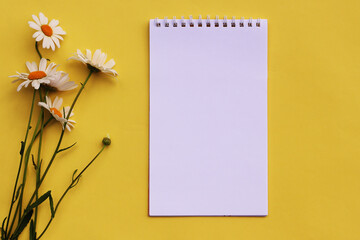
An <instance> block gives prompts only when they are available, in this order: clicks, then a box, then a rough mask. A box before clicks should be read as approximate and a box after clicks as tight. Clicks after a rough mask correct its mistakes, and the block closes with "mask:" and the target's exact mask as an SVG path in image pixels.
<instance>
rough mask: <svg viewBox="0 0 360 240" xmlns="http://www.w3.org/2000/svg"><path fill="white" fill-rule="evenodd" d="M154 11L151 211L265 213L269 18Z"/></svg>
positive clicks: (168, 213) (162, 213) (158, 213)
mask: <svg viewBox="0 0 360 240" xmlns="http://www.w3.org/2000/svg"><path fill="white" fill-rule="evenodd" d="M185 21H186V23H187V26H186V27H181V26H180V20H178V23H179V24H178V27H173V25H172V20H171V21H169V23H170V24H169V25H170V26H169V27H164V20H159V23H160V24H161V26H160V27H156V26H155V22H154V20H150V139H149V145H150V146H149V158H150V160H149V215H150V216H264V215H267V214H268V197H267V196H268V192H267V20H264V19H262V20H261V22H260V23H261V24H260V27H256V26H255V21H254V20H253V26H252V27H248V25H247V23H248V20H245V24H244V25H245V26H244V27H239V20H236V27H231V26H230V22H231V21H230V20H229V21H228V27H223V25H222V20H220V21H219V23H220V24H219V27H214V20H211V27H206V26H205V21H206V20H203V27H198V26H197V24H196V23H197V20H194V23H195V26H194V27H189V25H188V24H189V20H185Z"/></svg>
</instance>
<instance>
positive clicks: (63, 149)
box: [57, 142, 76, 153]
mask: <svg viewBox="0 0 360 240" xmlns="http://www.w3.org/2000/svg"><path fill="white" fill-rule="evenodd" d="M75 144H76V142H74V143H73V144H72V145H70V146H68V147H66V148H62V149H60V150H58V151H57V152H58V153H59V152H62V151H65V150H68V149H69V148H72V147H73V146H74V145H75Z"/></svg>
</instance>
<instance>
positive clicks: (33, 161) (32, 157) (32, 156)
mask: <svg viewBox="0 0 360 240" xmlns="http://www.w3.org/2000/svg"><path fill="white" fill-rule="evenodd" d="M31 161H32V164H33V166H34V169H35V171H36V168H37V166H36V163H35V159H34V154H31Z"/></svg>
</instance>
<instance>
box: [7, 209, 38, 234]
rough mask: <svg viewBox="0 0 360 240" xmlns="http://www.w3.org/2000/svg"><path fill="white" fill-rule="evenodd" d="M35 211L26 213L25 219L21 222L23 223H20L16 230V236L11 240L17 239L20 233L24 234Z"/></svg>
mask: <svg viewBox="0 0 360 240" xmlns="http://www.w3.org/2000/svg"><path fill="white" fill-rule="evenodd" d="M33 212H34V211H33V210H32V209H31V210H30V211H25V215H24V217H23V219H22V220H21V222H20V223H19V225H18V227H17V228H16V229H15V232H14V234H13V235H12V236H11V238H10V240H13V239H16V238H17V237H18V236H19V235H20V233H22V231H23V230H24V228H25V227H26V226H27V225H28V223H29V221H30V219H31V217H32V214H33Z"/></svg>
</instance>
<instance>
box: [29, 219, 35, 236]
mask: <svg viewBox="0 0 360 240" xmlns="http://www.w3.org/2000/svg"><path fill="white" fill-rule="evenodd" d="M29 231H30V232H29V234H30V236H29V240H36V232H35V227H34V221H33V220H31V222H30V230H29Z"/></svg>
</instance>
